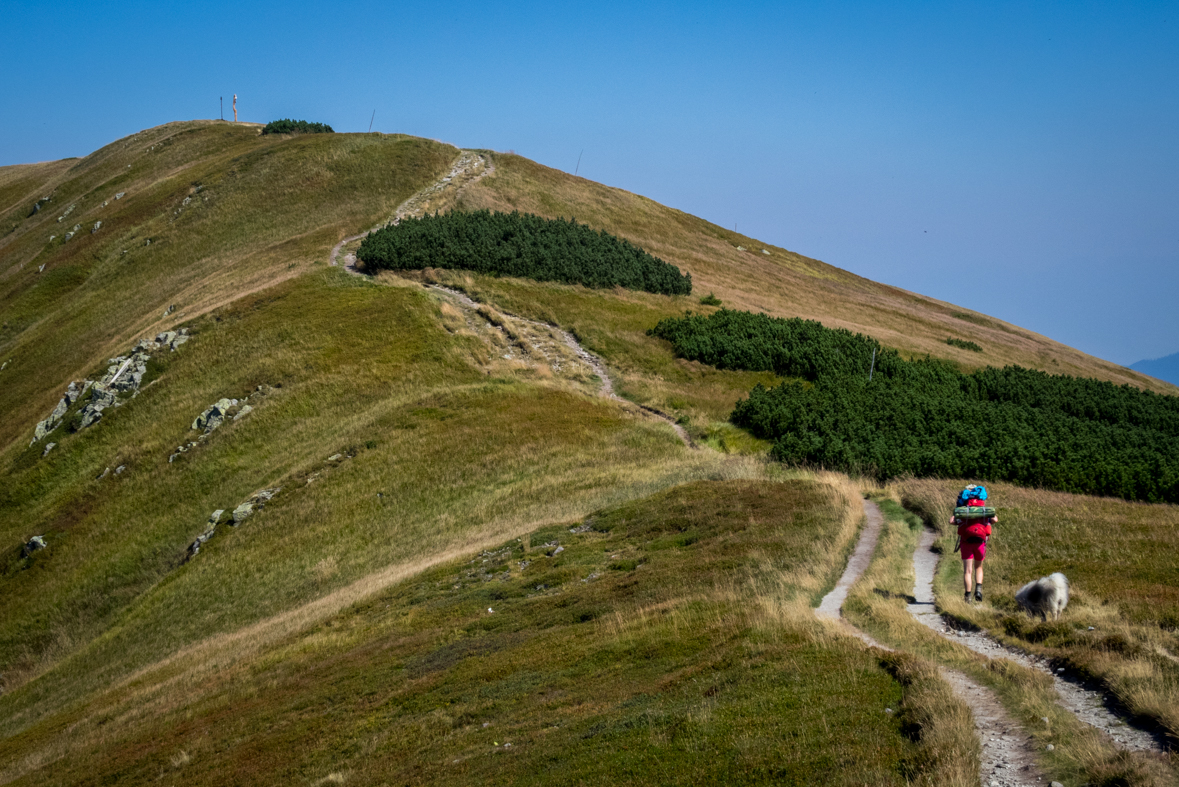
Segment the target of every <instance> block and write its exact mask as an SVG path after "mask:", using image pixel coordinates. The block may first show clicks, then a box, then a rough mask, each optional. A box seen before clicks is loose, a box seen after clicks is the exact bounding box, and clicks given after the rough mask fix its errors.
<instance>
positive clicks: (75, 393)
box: [29, 380, 94, 445]
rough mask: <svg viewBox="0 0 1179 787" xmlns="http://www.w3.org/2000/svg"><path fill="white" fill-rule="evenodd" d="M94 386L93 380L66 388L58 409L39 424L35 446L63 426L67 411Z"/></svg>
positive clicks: (34, 439)
mask: <svg viewBox="0 0 1179 787" xmlns="http://www.w3.org/2000/svg"><path fill="white" fill-rule="evenodd" d="M92 385H94V382H93V381H92V380H75V381H74V382H72V383H70V384H69V386H68V387H67V388H66V390H65V393H64V394H62V397H61V401H59V402H58V403H57V407H54V408H53V412H52V413H50V414H49V417H48V418H46V419H45V420H44V421H42V422H41V423H39V424H37V428H36V429H35V430H34V431H33V442H32V443H29V445H33V443H36V442H37V441H38V440H40V439H41V438H42V437H44V436H45V435H47V434H49V433H50V432H52V431H53V430H54V429H56V428H57V427H58V426H60V425H61V421H62V419H63V418H65V414H66V411H67V410H69V409H70V407H72V406H73V405H74V403H75V402H77V401H78V400H79V399H81V398H82V397H83V396H85V395H86V392H87V391H89V390H90V387H91V386H92Z"/></svg>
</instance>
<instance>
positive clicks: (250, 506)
mask: <svg viewBox="0 0 1179 787" xmlns="http://www.w3.org/2000/svg"><path fill="white" fill-rule="evenodd" d="M252 513H254V503H253V501H251V500H247V501H245V502H244V503H241V504H239V505H238V507H237V508H235V509H233V526H234V527H237V526H238V525H240V524H241V523H242V522H244V521H245V520H246V517H248V516H249V515H250V514H252Z"/></svg>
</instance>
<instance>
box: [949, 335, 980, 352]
mask: <svg viewBox="0 0 1179 787" xmlns="http://www.w3.org/2000/svg"><path fill="white" fill-rule="evenodd" d="M946 344H948V345H950V346H951V347H959V348H961V349H963V350H970V351H971V352H975V353H980V352H982V347H979V346H978V345H977V344H975V343H974V342H971V341H967V340H966V339H955V338H953V337H952V336H951V337H950V338H949V339H946Z"/></svg>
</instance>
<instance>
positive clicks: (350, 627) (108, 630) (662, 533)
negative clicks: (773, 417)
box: [0, 121, 1176, 784]
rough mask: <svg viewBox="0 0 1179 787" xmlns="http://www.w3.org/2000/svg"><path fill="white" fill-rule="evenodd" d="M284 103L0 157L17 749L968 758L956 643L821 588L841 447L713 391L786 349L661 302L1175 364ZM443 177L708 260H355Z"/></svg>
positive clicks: (638, 764)
mask: <svg viewBox="0 0 1179 787" xmlns="http://www.w3.org/2000/svg"><path fill="white" fill-rule="evenodd" d="M260 131H261V127H260V126H256V125H250V124H231V123H224V122H216V121H192V122H184V123H170V124H167V125H164V126H160V127H157V128H153V129H149V130H146V131H143V132H140V133H138V134H135V135H132V136H130V137H127V138H125V139H122V140H119V141H117V142H114V143H112V144H111V145H108V146H106V147H104V148H102V149H101V150H98V151H96V152H94V153H93V154H91V155H89V156H86V157H84V158H81V159H71V160H65V161H59V162H48V163H42V164H32V165H22V166H15V167H4V168H0V315H2V320H0V364H2V365H3V368H2V369H0V413H3V417H2V418H0V473H2V474H3V476H4V477H5V479H6V483H5V484H4V485H3V487H2V488H0V596H2V597H3V599H4V605H5V615H4V616H3V618H0V690H2V693H0V783H8V782H10V781H14V782H17V783H62V784H68V783H86V782H89V781H101V780H104V779H105V780H114V779H121V780H123V781H128V782H146V781H154V780H158V779H162V778H165V777H167V778H168V779H173V780H178V779H182V778H183V779H185V780H187V781H190V782H201V781H205V782H208V783H216V782H217V781H218V779H219V777H223V775H224V773H225V772H227V771H226V769H232V770H233V772H235V773H239V774H242V778H243V780H245V781H259V782H271V781H284V780H285V781H291V780H300V781H307V782H309V783H323V784H326V783H340V782H342V781H347V780H349V779H353V778H355V779H356V780H357V781H358V782H359V783H364V782H365V781H366V780H372V781H381V780H406V781H412V780H421V781H435V782H436V781H444V780H448V779H451V778H455V777H459V778H462V779H467V780H480V779H488V778H494V775H495V774H497V773H501V774H502V773H510V774H511V779H512V780H513V781H519V782H524V781H528V780H535V781H546V776H550V777H551V778H552V780H555V781H558V782H569V783H574V782H578V781H587V782H602V783H604V782H619V781H624V782H625V781H633V782H635V783H640V782H643V783H648V782H649V781H650V780H651V779H656V780H660V779H661V780H662V781H666V782H675V781H684V782H691V781H694V780H696V779H697V775H696V774H706V775H702V776H699V778H700V779H704V780H709V779H711V780H727V781H741V780H745V781H749V782H765V781H778V782H783V781H784V782H787V783H790V782H791V781H794V782H795V783H807V782H810V783H815V782H816V781H823V780H826V781H827V783H844V782H871V783H880V784H903V783H914V782H918V783H920V782H923V781H924V783H939V778H940V777H941V776H944V774H945V773H947V772H949V771H948V770H947V769H951V770H952V769H959V770H962V772H967V773H975V772H977V767H978V764H977V758H975V759H971V757H972V756H973V755H972V754H970V752H973V751H974V749H973V748H972V747H974V746H976V745H977V744H976V743H975V742H974V740H973V738H972V737H971V734H972V733H971V730H970V728H969V725H966V726H962V727H961V728H960V729H959V730H958V732H957V733H954V734H955V735H960V736H965V737H964V738H961V739H956V740H957V743H955V744H954V745H955V747H957V748H955V749H954V750H955V751H957V752H958V754H956V755H954V757H951V758H950V759H951V760H952V762H949V761H947V760H944V759H939V758H938V757H935V756H931V755H930V753H929V745H930V744H929V742H928V741H925V742H924V743H923V742H922V739H921V737H920V735H918V734H916V733H914V732H913V729H914V728H913V726H912V724H913V723H914V722H913V719H918V718H925V717H924V716H922V714H923V713H927V712H931V711H929V708H928V707H927V706H926V705H923V703H930V702H932V700H931V699H930V698H931V697H942V694H939V692H941V691H942V690H943V689H944V686H941V684H940V683H939V681H940V678H938V673H937V671H936V670H935V669H933V668H932V667H930V666H929V665H928V664H924V663H921V664H918V663H916V662H909V661H906V660H905V658H903V657H900V656H898V657H897V658H896V659H893V660H887V659H884V660H882V659H880V658H878V657H877V655H873V654H874V652H873V651H868V650H867V649H865V648H864V646H863V645H862V643H860V642H859V640H855V639H852V638H849V637H845V636H842V635H839V634H836V633H834V632H833V631H832V630H831V629H829V628H827V627H825V626H824V625H823V624H821V623H820V622H819V621H817V620H816V619H815V618H814V616H813V615H812V614H811V612H810V609H811V607H812V606H813V605H814V604H815V603H817V601H818V599H819V598H820V597H821V596H822V595H823V593H824V592H825V591H826V590H828V589H830V587H831V586H832V585H833V584H834V583H835V578H836V576H837V575H838V573H839V571H840V570H842V564H843V562H844V560H845V558H846V556H847V555H848V553H849V552H850V551H851V549H852V546H853V544H854V541H855V539H856V532H857V529H858V527H859V523H860V520H861V510H860V507H859V506H860V494H861V491H862V490H861V488H860V487H859V486H858V485H857V482H853V481H852V480H850V479H848V478H846V477H843V476H836V475H833V474H821V473H813V472H805V471H802V470H794V469H788V468H785V467H783V466H781V465H779V464H777V463H773V462H769V461H767V460H766V458H765V454H766V452H767V450H768V448H769V443H768V442H765V441H762V440H759V439H757V438H755V437H753V436H752V435H751V434H750V433H748V432H746V431H744V430H741V429H739V428H737V427H736V426H734V425H733V424H732V423H730V422H729V420H728V418H729V414H730V412H731V411H732V410H733V407H734V404H735V403H736V402H737V401H738V400H739V399H741V398H742V397H744V396H746V395H747V393H748V392H749V390H750V389H751V388H753V386H754V385H756V384H758V383H764V384H772V383H774V382H775V381H777V380H778V379H779V378H777V377H776V376H775V375H774V374H773V373H772V372H755V371H738V370H719V369H716V368H713V367H710V366H707V365H705V364H702V363H699V362H694V361H686V360H682V359H677V358H676V357H675V356H674V354H673V352H672V349H671V348H670V347H669V346H668V344H667V343H666V342H664V341H663V340H661V339H659V338H658V337H655V336H651V335H648V333H647V332H648V330H649V329H651V328H653V327H654V326H655V325H656V324H657V323H658V322H659V321H660V320H661V319H664V318H667V317H675V316H680V315H682V314H683V313H684V312H685V311H688V310H692V311H696V312H703V313H713V312H715V311H716V308H717V307H716V306H710V305H706V304H702V303H701V296H704V295H705V294H707V293H712V294H714V295H715V298H716V299H719V300H720V301H721V302H722V303H723V304H724V306H726V307H730V308H736V309H747V310H751V311H755V312H759V311H760V312H765V313H767V314H770V315H773V316H779V317H796V316H797V317H805V318H808V319H815V320H819V321H821V322H823V323H824V325H828V326H831V327H842V328H847V329H850V330H853V331H857V332H862V333H865V334H867V335H870V336H872V337H873V338H875V339H876V340H878V341H879V342H880V343H881V344H882V345H884V346H886V347H889V348H892V349H894V350H897V351H898V352H899V353H900V355H901V356H904V357H906V358H911V357H924V356H926V355H932V356H935V357H940V358H944V359H947V360H949V361H952V362H954V363H956V364H957V365H958V366H959V367H960V368H961V369H963V370H971V369H975V368H978V367H981V366H985V365H1005V364H1020V365H1023V366H1027V367H1030V368H1035V369H1041V370H1045V371H1049V372H1052V373H1054V374H1061V373H1067V374H1074V375H1081V376H1089V377H1094V378H1097V379H1101V380H1108V381H1112V382H1116V383H1128V384H1131V385H1134V386H1139V387H1142V388H1144V389H1147V390H1152V391H1157V392H1162V393H1174V392H1175V390H1176V389H1175V388H1174V387H1173V386H1169V385H1167V384H1165V383H1163V382H1160V381H1158V380H1154V379H1153V378H1149V377H1146V376H1144V375H1141V374H1138V373H1136V372H1133V371H1131V370H1127V369H1124V368H1122V367H1118V366H1115V365H1113V364H1109V363H1106V362H1104V361H1101V360H1100V359H1096V358H1092V357H1090V356H1087V355H1085V354H1084V353H1081V352H1079V351H1077V350H1074V349H1072V348H1069V347H1066V346H1064V345H1061V344H1059V343H1056V342H1053V341H1051V340H1049V339H1047V338H1045V337H1042V336H1038V335H1036V334H1034V333H1031V332H1028V331H1025V330H1023V329H1021V328H1018V327H1016V326H1012V325H1009V324H1006V323H1003V322H1001V321H998V320H995V319H993V318H991V317H988V316H986V315H982V314H979V313H977V312H973V311H970V310H967V309H964V308H962V307H958V306H954V305H952V304H948V303H943V302H940V301H936V300H933V299H930V298H926V297H924V296H921V295H917V294H914V293H910V292H906V291H904V290H900V289H897V288H893V287H890V286H888V285H885V284H879V283H876V282H872V281H869V280H867V279H863V278H861V277H857V276H855V275H853V274H850V273H848V272H846V271H843V270H840V269H839V268H837V267H834V266H832V265H828V264H826V263H824V262H820V261H818V260H814V259H810V258H807V257H804V256H802V255H799V254H797V253H794V252H791V251H788V250H786V249H782V248H779V247H775V246H771V245H767V244H764V243H761V242H758V241H757V240H755V239H752V238H749V237H746V236H743V235H738V234H736V233H733V232H730V231H727V230H724V229H722V228H720V227H717V226H715V225H713V224H710V223H708V222H706V221H704V220H702V219H699V218H696V217H693V216H690V215H688V214H685V213H682V212H680V211H676V210H674V209H672V208H668V207H665V206H662V205H659V204H657V203H655V202H653V201H651V200H648V199H646V198H644V197H641V196H638V195H635V194H631V193H629V192H626V191H622V190H619V189H614V188H610V187H608V186H604V185H602V184H597V183H593V182H591V181H587V180H585V179H582V178H577V177H574V176H570V175H568V174H566V173H562V172H559V171H557V170H553V169H549V168H546V167H543V166H541V165H539V164H537V163H535V162H532V161H529V160H527V159H525V158H522V157H520V156H516V155H512V154H501V153H495V152H492V151H485V150H477V151H460V150H458V149H456V148H454V147H451V146H449V145H445V144H443V143H439V142H435V141H431V140H425V139H419V138H414V137H408V136H404V135H385V134H326V133H325V134H315V135H302V136H284V135H281V134H269V135H262V134H261V133H260ZM451 209H462V210H471V211H474V210H483V209H489V210H494V211H511V210H518V211H521V212H526V213H533V214H536V215H539V216H542V217H545V218H550V219H558V218H560V219H566V220H568V219H571V218H572V219H575V220H576V221H577V222H579V223H582V224H586V225H588V226H589V227H590V228H591V229H593V230H595V231H601V230H604V231H606V232H607V233H609V234H611V235H614V236H616V237H617V238H621V239H623V240H625V241H628V242H629V243H631V244H633V245H635V246H637V247H639V248H641V249H643V250H644V251H645V252H648V253H650V254H652V255H655V256H656V257H658V258H659V259H661V260H663V261H666V262H668V263H671V264H673V265H675V266H677V267H678V268H679V269H680V270H681V271H683V272H684V273H687V274H690V275H691V282H692V283H693V285H694V289H693V292H692V294H691V295H660V294H655V293H650V292H637V291H633V290H628V289H622V288H619V287H616V288H612V289H590V288H587V287H584V286H581V285H570V284H560V283H554V282H538V281H532V280H527V279H513V278H506V277H505V278H496V277H490V276H481V275H476V274H473V273H469V272H464V271H447V270H436V269H427V270H424V271H420V272H413V273H405V274H404V275H397V274H394V273H391V272H381V273H379V274H376V275H372V276H365V275H358V273H357V272H356V271H355V253H356V249H357V247H358V244H359V241H360V239H361V237H362V236H363V233H365V232H366V231H367V230H369V229H371V228H374V227H377V226H380V225H383V224H385V223H386V222H388V221H390V220H391V219H393V218H394V217H405V216H408V215H419V216H420V215H423V214H426V213H433V212H436V211H442V212H445V211H448V210H451ZM337 263H339V264H337ZM948 338H955V339H959V340H960V344H959V345H950V344H947V342H946V340H947V339H948ZM971 343H973V344H974V345H977V347H978V348H979V349H978V350H974V349H970V344H971ZM963 345H965V346H963ZM71 385H72V387H70V386H71ZM98 405H101V407H99V406H98ZM38 424H41V428H40V431H38ZM889 494H893V495H894V496H896V497H898V498H899V497H900V496H901V493H900V492H895V491H894V492H889ZM1110 506H1111V507H1110V513H1108V514H1107V515H1106V516H1107V518H1108V519H1109V520H1111V521H1117V520H1118V519H1119V517H1125V516H1127V515H1126V514H1125V511H1133V512H1135V513H1134V514H1133V517H1134V519H1133V521H1134V522H1136V523H1139V522H1140V521H1142V520H1145V521H1147V522H1149V523H1153V524H1149V525H1148V526H1147V525H1144V526H1143V527H1147V528H1148V529H1149V528H1150V527H1154V528H1163V529H1165V528H1169V527H1170V526H1171V525H1170V523H1172V522H1173V521H1174V516H1175V514H1174V507H1173V506H1151V507H1146V506H1142V505H1139V504H1130V503H1123V502H1121V501H1116V502H1115V503H1111V504H1110ZM1119 506H1124V507H1125V508H1121V507H1119ZM1142 511H1150V512H1154V513H1153V514H1152V516H1149V517H1146V516H1144V515H1143V514H1142V513H1141V512H1142ZM1135 532H1146V531H1135ZM1152 533H1154V531H1150V532H1149V533H1147V534H1146V535H1142V536H1141V537H1142V538H1143V539H1147V538H1155V536H1154V535H1151V534H1152ZM34 536H38V537H41V538H42V544H43V548H37V546H38V545H36V544H35V543H34V542H33V541H32V538H33V537H34ZM1151 543H1153V542H1151ZM1118 559H1122V558H1120V557H1119V558H1118ZM1126 559H1127V560H1128V559H1129V558H1126ZM1153 577H1154V574H1151V575H1150V581H1151V582H1153V581H1154V580H1153ZM1011 581H1015V579H1014V578H1012V580H1011ZM1152 588H1153V585H1151V586H1149V587H1146V588H1145V589H1143V590H1141V593H1140V596H1138V597H1136V598H1147V597H1149V596H1150V594H1151V593H1155V592H1156V591H1155V590H1154V589H1152ZM1136 592H1137V591H1136ZM1161 597H1163V598H1164V599H1165V604H1167V605H1170V604H1173V599H1172V598H1171V597H1170V596H1165V595H1163V596H1161ZM887 598H888V599H893V600H900V599H901V596H900V595H899V594H894V595H891V596H887ZM881 603H884V602H881ZM1144 609H1149V605H1147V604H1143V605H1142V606H1135V607H1134V610H1135V612H1134V614H1135V615H1137V616H1139V617H1136V618H1135V620H1139V618H1140V617H1141V616H1142V615H1146V614H1147V612H1144V611H1143V610H1144ZM1166 609H1170V607H1169V606H1167V607H1166ZM1167 614H1170V613H1169V612H1168V613H1167ZM1147 623H1148V624H1150V622H1149V621H1147ZM1144 625H1146V624H1144ZM1150 625H1154V631H1156V632H1157V631H1158V630H1159V628H1158V625H1155V624H1150ZM1119 631H1120V630H1119ZM1120 635H1121V634H1120ZM1124 636H1127V637H1131V636H1132V635H1131V634H1125V635H1124ZM1152 636H1154V635H1152ZM1158 636H1159V637H1162V636H1164V635H1162V634H1159V635H1158ZM1167 636H1169V635H1167ZM1154 642H1155V641H1154V640H1151V643H1154ZM1167 642H1169V640H1168V641H1167ZM1127 647H1129V646H1127ZM1151 647H1154V644H1152V645H1151ZM1160 647H1171V645H1169V644H1164V645H1162V646H1160ZM1132 650H1133V649H1132V648H1129V650H1127V651H1126V652H1130V651H1132ZM1103 663H1104V662H1103ZM1164 666H1165V665H1164ZM1094 669H1097V668H1096V667H1094ZM1129 672H1131V671H1127V674H1129ZM1160 680H1161V679H1160ZM943 699H944V697H943ZM939 702H940V700H939ZM947 702H949V704H948V705H947V707H952V708H957V709H958V710H957V711H955V712H961V713H966V711H965V710H964V706H958V705H954V704H953V702H952V701H947ZM886 708H887V709H888V712H886V711H885V709H886ZM894 710H899V711H901V712H900V713H899V714H897V715H893V711H894ZM1168 719H1169V717H1168ZM1164 723H1167V724H1171V723H1173V722H1172V721H1170V720H1165V722H1164ZM165 729H166V730H168V732H167V734H166V735H164V734H161V732H160V731H161V730H165ZM501 729H502V730H504V731H505V733H504V734H503V735H501V734H500V732H499V731H500V730H501ZM955 729H958V728H955ZM947 734H949V733H947ZM509 735H510V737H508V736H509ZM963 741H965V742H963ZM505 743H513V745H514V748H512V749H511V750H510V751H509V750H508V749H507V748H506V747H504V746H503V745H502V744H505ZM795 743H799V744H801V745H795ZM492 744H494V745H492ZM1085 751H1086V752H1088V753H1087V754H1085V755H1084V756H1086V757H1090V758H1091V759H1092V760H1093V761H1096V762H1099V763H1108V762H1113V761H1114V755H1113V754H1111V753H1109V752H1107V751H1106V750H1104V749H1101V747H1100V746H1097V745H1096V744H1094V746H1093V747H1090V748H1087V749H1085ZM489 752H491V754H489ZM669 752H673V753H674V756H670V755H669ZM1092 752H1097V754H1093V753H1092ZM501 755H502V756H503V757H504V758H505V759H504V760H503V761H502V762H501V761H500V760H497V759H495V758H496V757H500V756H501ZM1070 756H1071V755H1070ZM506 758H514V759H510V760H509V759H506ZM1094 758H1095V759H1094ZM1103 758H1104V759H1103ZM947 762H949V764H947ZM972 763H973V764H972ZM1085 763H1089V764H1085ZM1085 763H1081V764H1077V762H1076V761H1073V760H1069V761H1068V763H1067V764H1066V765H1065V766H1062V767H1066V768H1074V770H1077V769H1080V770H1084V768H1087V767H1090V765H1091V762H1090V761H1088V760H1087V761H1085ZM853 765H854V767H852V766H853ZM972 768H973V769H974V770H973V771H972V770H971V769H972ZM504 769H506V770H504ZM661 769H663V770H661ZM939 769H940V770H939ZM963 769H964V770H963ZM955 772H957V771H955ZM816 774H818V776H816ZM939 775H940V776H939ZM324 780H327V781H324ZM942 783H944V782H942ZM1136 783H1143V784H1145V783H1147V782H1136Z"/></svg>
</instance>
